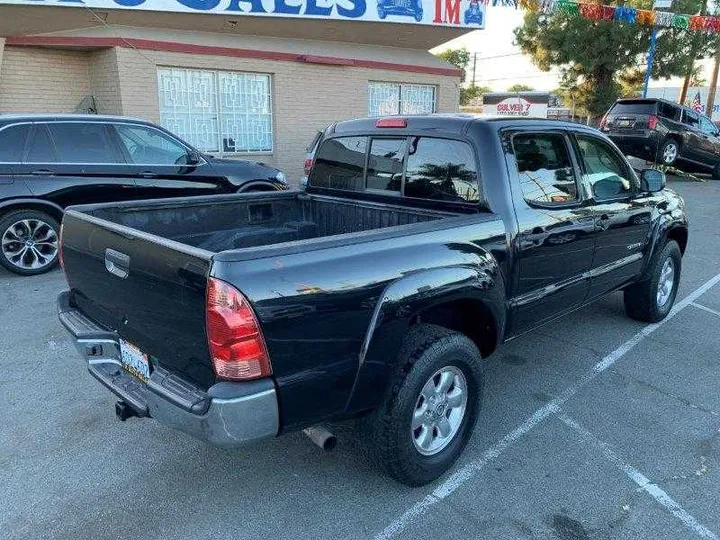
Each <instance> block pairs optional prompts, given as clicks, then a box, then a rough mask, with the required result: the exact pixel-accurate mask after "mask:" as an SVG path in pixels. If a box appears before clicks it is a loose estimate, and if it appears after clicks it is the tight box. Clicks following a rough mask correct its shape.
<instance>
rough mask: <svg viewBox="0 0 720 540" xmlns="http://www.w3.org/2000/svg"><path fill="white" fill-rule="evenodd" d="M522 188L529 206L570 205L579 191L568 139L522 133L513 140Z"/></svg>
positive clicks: (557, 135)
mask: <svg viewBox="0 0 720 540" xmlns="http://www.w3.org/2000/svg"><path fill="white" fill-rule="evenodd" d="M512 146H513V151H514V153H515V160H516V161H517V170H518V175H519V177H520V187H521V188H522V192H523V196H524V197H525V200H526V201H528V202H529V203H541V204H548V203H551V204H552V203H568V202H572V201H577V200H578V189H577V182H576V179H575V174H574V172H573V167H572V161H571V160H570V152H569V150H568V146H567V143H566V140H565V136H564V135H562V134H560V133H518V134H516V135H515V136H514V137H513V139H512Z"/></svg>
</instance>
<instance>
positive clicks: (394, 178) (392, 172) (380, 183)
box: [367, 137, 406, 192]
mask: <svg viewBox="0 0 720 540" xmlns="http://www.w3.org/2000/svg"><path fill="white" fill-rule="evenodd" d="M405 145H406V139H405V138H404V137H403V138H402V139H373V140H372V142H371V143H370V157H369V158H368V168H367V188H368V189H380V190H383V191H397V192H400V188H401V187H402V172H403V159H404V157H405Z"/></svg>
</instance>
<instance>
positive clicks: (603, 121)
mask: <svg viewBox="0 0 720 540" xmlns="http://www.w3.org/2000/svg"><path fill="white" fill-rule="evenodd" d="M606 123H607V114H606V115H605V116H603V117H602V120H600V129H605V124H606Z"/></svg>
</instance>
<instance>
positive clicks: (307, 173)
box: [303, 158, 313, 176]
mask: <svg viewBox="0 0 720 540" xmlns="http://www.w3.org/2000/svg"><path fill="white" fill-rule="evenodd" d="M312 166H313V159H312V158H307V159H306V160H305V166H304V167H303V171H304V172H305V176H310V171H312Z"/></svg>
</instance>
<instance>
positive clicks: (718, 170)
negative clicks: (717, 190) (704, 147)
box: [712, 163, 720, 180]
mask: <svg viewBox="0 0 720 540" xmlns="http://www.w3.org/2000/svg"><path fill="white" fill-rule="evenodd" d="M712 177H713V180H720V163H718V164H717V165H715V166H714V167H713V172H712Z"/></svg>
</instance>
